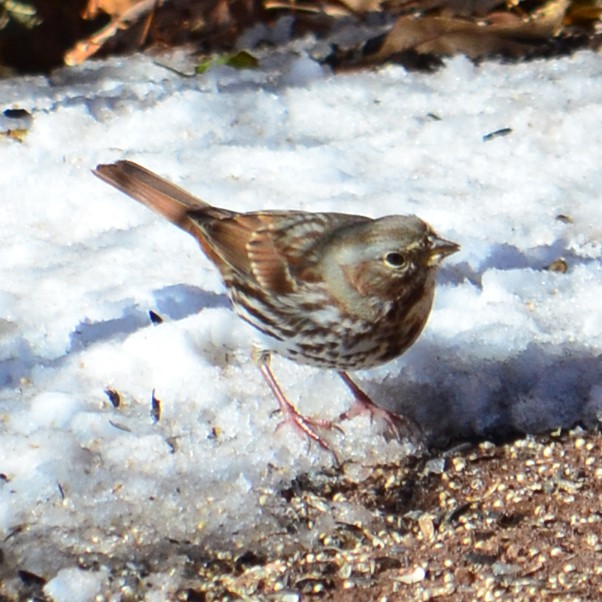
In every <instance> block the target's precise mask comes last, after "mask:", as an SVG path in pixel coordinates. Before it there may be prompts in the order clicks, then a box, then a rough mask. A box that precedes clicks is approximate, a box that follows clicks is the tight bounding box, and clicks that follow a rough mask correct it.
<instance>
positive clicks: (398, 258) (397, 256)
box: [383, 251, 407, 270]
mask: <svg viewBox="0 0 602 602" xmlns="http://www.w3.org/2000/svg"><path fill="white" fill-rule="evenodd" d="M383 261H384V262H385V264H386V265H388V266H389V267H390V268H395V269H396V270H398V269H400V268H403V267H404V266H405V265H406V263H407V260H406V258H405V256H404V255H403V254H402V253H398V252H397V251H391V252H390V253H387V254H386V255H385V256H384V258H383Z"/></svg>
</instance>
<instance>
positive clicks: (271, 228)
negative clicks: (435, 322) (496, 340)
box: [94, 161, 459, 449]
mask: <svg viewBox="0 0 602 602" xmlns="http://www.w3.org/2000/svg"><path fill="white" fill-rule="evenodd" d="M94 173H95V174H96V175H97V176H98V177H99V178H101V179H102V180H104V181H105V182H108V183H109V184H111V185H113V186H114V187H115V188H117V189H119V190H121V191H122V192H124V193H126V194H128V195H129V196H131V197H132V198H134V199H136V200H137V201H140V202H141V203H144V204H145V205H147V206H148V207H150V208H151V209H153V210H155V211H157V212H158V213H160V214H162V215H163V216H165V217H166V218H167V219H168V220H170V221H171V222H173V223H174V224H175V225H176V226H179V227H180V228H181V229H182V230H185V231H186V232H188V233H189V234H191V235H192V236H193V237H194V238H195V239H196V240H197V241H198V243H199V244H200V246H201V248H202V250H203V251H204V253H205V254H206V255H207V257H208V258H209V259H210V260H211V261H212V262H213V263H214V264H215V265H216V266H217V268H218V269H219V271H220V273H221V275H222V278H223V280H224V283H225V285H226V289H227V292H228V296H229V298H230V301H231V302H232V305H233V307H234V310H235V311H236V313H237V314H238V315H239V316H240V317H241V318H242V319H243V320H245V321H246V322H248V323H249V324H251V325H252V326H253V327H254V328H255V329H256V330H257V331H258V334H259V337H258V338H259V346H258V350H259V351H258V353H256V359H257V360H258V363H259V368H260V370H261V372H262V374H263V376H264V377H265V379H266V381H267V383H268V385H269V386H270V389H271V390H272V392H273V393H274V395H275V397H276V399H277V400H278V403H279V405H280V407H281V409H282V411H283V413H284V415H285V417H286V418H285V420H286V421H287V422H290V423H292V424H294V425H295V426H296V427H297V428H299V429H301V430H302V431H303V432H304V433H305V434H306V435H307V436H309V437H310V438H311V439H313V440H314V441H316V442H318V443H319V444H320V445H321V446H323V447H325V448H327V449H328V445H327V443H326V442H325V441H324V439H323V438H322V437H321V436H320V435H319V434H318V433H317V431H316V430H315V427H316V426H328V425H329V423H328V422H326V421H321V420H316V419H312V418H307V417H305V416H303V415H301V414H299V413H298V412H297V410H296V409H295V408H294V407H293V406H292V405H291V404H290V402H289V401H288V400H287V398H286V396H285V395H284V393H283V391H282V389H281V388H280V386H279V384H278V382H277V381H276V379H275V377H274V375H273V373H272V371H271V368H270V354H271V352H275V353H278V354H280V355H283V356H285V357H287V358H290V359H292V360H294V361H297V362H301V363H304V364H310V365H312V366H317V367H319V368H333V369H335V370H337V371H338V372H339V374H340V376H341V377H342V378H343V381H344V382H345V384H346V385H347V386H348V387H349V388H350V389H351V391H352V393H353V395H354V397H355V399H356V406H354V409H353V410H352V411H351V412H348V413H347V414H346V415H344V416H350V415H353V414H354V413H356V412H357V410H358V409H363V408H365V409H368V410H369V411H371V412H375V411H378V410H377V409H376V406H374V405H373V404H372V402H371V400H370V399H369V398H368V396H367V395H366V394H365V393H364V392H363V391H362V390H361V389H360V388H359V387H358V386H357V385H356V384H355V383H354V382H353V381H352V380H351V378H350V377H349V375H348V374H347V372H346V371H347V370H357V369H361V368H370V367H373V366H377V365H378V364H382V363H383V362H387V361H388V360H391V359H393V358H395V357H397V356H399V355H401V354H402V353H403V352H404V351H405V350H406V349H407V348H408V347H410V345H412V343H413V342H414V341H415V340H416V338H417V337H418V335H419V334H420V332H421V331H422V329H423V327H424V325H425V323H426V321H427V318H428V315H429V313H430V310H431V305H432V303H433V295H434V291H435V273H436V271H437V267H438V266H439V264H440V262H441V260H442V259H443V258H445V257H446V256H447V255H450V254H451V253H455V252H456V251H457V250H458V249H459V246H458V245H457V244H455V243H453V242H449V241H447V240H443V239H442V238H439V237H438V236H437V235H436V234H435V233H434V232H433V230H431V228H430V227H429V226H428V224H426V223H425V222H423V221H422V220H421V219H419V218H418V217H416V216H414V215H391V216H387V217H381V218H379V219H371V218H369V217H364V216H360V215H347V214H343V213H311V212H305V211H254V212H251V213H237V212H235V211H229V210H227V209H220V208H218V207H213V206H212V205H209V204H208V203H205V202H204V201H202V200H200V199H198V198H197V197H195V196H193V195H191V194H190V193H188V192H186V191H185V190H183V189H182V188H180V187H178V186H175V185H174V184H172V183H170V182H168V181H167V180H164V179H163V178H161V177H159V176H157V175H156V174H154V173H152V172H150V171H148V170H147V169H145V168H143V167H141V166H140V165H137V164H136V163H132V162H131V161H118V162H116V163H113V164H109V165H99V166H98V167H97V168H96V170H95V172H94Z"/></svg>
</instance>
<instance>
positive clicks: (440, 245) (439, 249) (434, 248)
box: [427, 236, 460, 266]
mask: <svg viewBox="0 0 602 602" xmlns="http://www.w3.org/2000/svg"><path fill="white" fill-rule="evenodd" d="M431 241H432V245H431V248H430V249H429V255H428V260H427V263H428V265H429V266H436V265H439V264H440V263H441V262H442V261H443V260H444V259H445V258H446V257H447V256H448V255H451V254H452V253H456V252H457V251H459V250H460V245H458V244H456V243H455V242H451V240H445V239H443V238H439V237H438V236H433V237H431Z"/></svg>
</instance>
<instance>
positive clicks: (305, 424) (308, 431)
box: [258, 353, 333, 451]
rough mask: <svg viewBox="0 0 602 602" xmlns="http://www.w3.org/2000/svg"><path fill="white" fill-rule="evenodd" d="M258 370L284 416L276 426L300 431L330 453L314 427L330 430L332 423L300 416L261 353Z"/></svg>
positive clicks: (266, 356)
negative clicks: (286, 424) (289, 425)
mask: <svg viewBox="0 0 602 602" xmlns="http://www.w3.org/2000/svg"><path fill="white" fill-rule="evenodd" d="M258 364H259V370H260V371H261V374H263V377H264V378H265V380H266V382H267V383H268V386H269V387H270V389H271V391H272V393H273V394H274V397H275V398H276V400H277V401H278V405H279V406H280V409H281V410H282V413H283V414H284V420H283V421H282V422H281V423H280V424H279V425H278V428H280V427H281V426H282V425H283V424H285V423H288V424H291V425H292V426H293V427H294V428H295V429H296V430H298V431H301V432H302V433H303V434H305V435H306V436H307V437H309V438H310V439H312V440H313V441H315V442H316V443H317V444H318V445H319V446H320V447H322V448H323V449H325V450H328V451H332V450H331V449H330V446H329V445H328V443H326V441H325V440H324V439H323V438H322V437H320V435H319V434H318V433H317V432H316V431H315V430H314V427H321V428H332V426H333V425H332V423H331V422H330V421H328V420H319V419H316V418H308V417H307V416H303V414H300V413H299V412H298V411H297V410H296V409H295V408H294V406H293V405H292V404H291V402H290V401H289V400H288V399H287V398H286V395H285V394H284V392H283V391H282V389H281V388H280V385H279V384H278V381H277V380H276V377H275V376H274V373H273V372H272V369H271V368H270V356H269V355H268V354H266V353H262V354H261V356H260V357H259V358H258Z"/></svg>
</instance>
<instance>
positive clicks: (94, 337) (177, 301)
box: [69, 284, 229, 352]
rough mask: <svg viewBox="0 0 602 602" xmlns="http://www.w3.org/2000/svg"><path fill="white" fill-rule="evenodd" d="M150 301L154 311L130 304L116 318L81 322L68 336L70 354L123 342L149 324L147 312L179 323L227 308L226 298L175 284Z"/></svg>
mask: <svg viewBox="0 0 602 602" xmlns="http://www.w3.org/2000/svg"><path fill="white" fill-rule="evenodd" d="M153 297H154V300H155V305H154V307H150V306H149V307H147V308H145V309H142V308H141V307H140V306H139V305H138V304H132V305H130V306H129V307H127V308H126V309H125V311H124V312H123V314H122V315H121V316H120V317H118V318H111V319H109V320H102V321H100V322H87V321H86V322H80V324H78V326H77V328H76V329H75V331H74V332H73V333H72V334H71V347H70V349H69V351H70V352H71V351H79V350H82V349H85V348H86V347H89V346H90V345H92V344H94V343H98V342H101V341H106V340H109V339H114V338H117V339H123V338H125V337H126V336H128V335H130V334H132V333H134V332H136V331H137V330H139V329H140V328H145V327H146V326H148V325H149V323H150V322H152V318H151V317H150V313H149V312H150V311H152V312H154V314H155V315H158V316H159V318H160V319H164V318H168V319H170V320H182V319H184V318H187V317H188V316H191V315H193V314H196V313H199V312H200V311H201V310H203V309H210V308H214V307H229V303H228V299H227V298H226V296H225V295H223V294H216V293H210V292H207V291H205V290H203V289H201V288H198V287H196V286H191V285H188V284H175V285H171V286H166V287H164V288H161V289H157V290H155V291H153Z"/></svg>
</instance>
